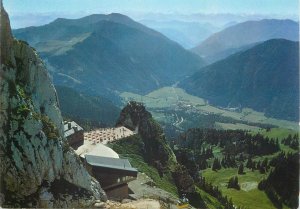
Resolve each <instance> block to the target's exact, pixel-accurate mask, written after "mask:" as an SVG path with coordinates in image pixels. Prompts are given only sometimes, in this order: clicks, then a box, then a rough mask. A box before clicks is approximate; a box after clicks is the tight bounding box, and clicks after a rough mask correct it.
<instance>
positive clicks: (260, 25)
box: [192, 19, 299, 63]
mask: <svg viewBox="0 0 300 209" xmlns="http://www.w3.org/2000/svg"><path fill="white" fill-rule="evenodd" d="M276 38H283V39H287V40H291V41H298V40H299V24H298V23H297V22H295V21H292V20H276V19H265V20H260V21H247V22H243V23H239V24H236V25H233V26H230V27H228V28H226V29H224V30H222V31H220V32H218V33H215V34H213V35H211V36H210V37H209V38H207V39H206V40H205V41H203V42H202V43H201V44H200V45H199V46H197V47H195V48H193V49H192V51H193V52H195V53H197V54H198V55H200V56H201V57H203V58H204V59H205V60H206V61H208V62H210V63H212V62H214V61H217V60H221V59H223V58H225V57H227V56H229V55H231V54H234V53H236V52H238V51H241V50H245V49H249V48H251V47H252V46H253V45H255V44H258V43H261V42H263V41H266V40H269V39H276Z"/></svg>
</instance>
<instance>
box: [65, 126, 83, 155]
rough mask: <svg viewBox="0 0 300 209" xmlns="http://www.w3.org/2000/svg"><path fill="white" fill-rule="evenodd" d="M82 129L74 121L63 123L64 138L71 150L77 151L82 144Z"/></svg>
mask: <svg viewBox="0 0 300 209" xmlns="http://www.w3.org/2000/svg"><path fill="white" fill-rule="evenodd" d="M83 132H84V131H83V128H81V127H80V126H79V125H78V124H77V123H75V122H74V121H72V122H64V136H65V138H66V139H67V140H68V142H69V145H70V146H71V147H73V149H77V148H78V147H79V146H81V145H83V143H84V136H83Z"/></svg>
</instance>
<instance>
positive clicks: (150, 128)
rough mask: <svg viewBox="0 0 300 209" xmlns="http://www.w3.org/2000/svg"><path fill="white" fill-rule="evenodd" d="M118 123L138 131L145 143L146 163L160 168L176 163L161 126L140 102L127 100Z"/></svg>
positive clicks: (172, 165)
mask: <svg viewBox="0 0 300 209" xmlns="http://www.w3.org/2000/svg"><path fill="white" fill-rule="evenodd" d="M119 125H123V126H126V127H127V128H129V129H131V130H137V131H138V133H139V134H140V136H141V138H142V139H143V143H144V145H145V146H144V148H143V149H144V158H145V160H146V161H147V162H148V163H150V164H152V165H154V166H156V167H157V168H158V169H160V170H161V167H163V168H166V167H168V168H173V167H174V166H175V165H176V163H177V161H176V157H175V155H174V153H173V151H172V150H171V148H170V147H169V145H168V144H167V142H166V138H165V135H164V133H163V130H162V128H161V127H160V125H159V124H158V123H157V122H156V121H155V120H154V119H153V118H152V115H151V113H149V112H148V111H147V110H146V109H145V107H144V106H143V105H142V104H140V103H138V102H134V101H132V102H129V103H128V105H127V106H126V107H125V108H124V109H123V110H122V112H121V114H120V118H119V120H118V122H117V126H119Z"/></svg>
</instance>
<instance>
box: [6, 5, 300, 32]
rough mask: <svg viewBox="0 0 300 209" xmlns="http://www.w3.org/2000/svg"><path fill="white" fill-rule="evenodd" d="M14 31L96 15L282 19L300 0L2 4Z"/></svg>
mask: <svg viewBox="0 0 300 209" xmlns="http://www.w3.org/2000/svg"><path fill="white" fill-rule="evenodd" d="M3 4H4V7H5V8H6V10H7V12H8V13H9V15H10V18H11V25H12V27H13V28H19V27H25V26H30V25H40V24H45V23H47V22H50V21H52V20H53V19H55V18H57V17H68V18H72V17H74V18H77V17H82V16H85V15H88V14H95V13H105V14H107V13H112V12H119V13H123V14H126V15H129V16H130V15H133V16H134V15H137V14H140V15H141V14H147V13H178V14H179V13H180V14H193V13H206V14H207V13H214V14H215V13H230V14H259V15H281V16H282V17H287V18H289V17H290V16H296V15H297V14H298V12H299V1H298V0H3Z"/></svg>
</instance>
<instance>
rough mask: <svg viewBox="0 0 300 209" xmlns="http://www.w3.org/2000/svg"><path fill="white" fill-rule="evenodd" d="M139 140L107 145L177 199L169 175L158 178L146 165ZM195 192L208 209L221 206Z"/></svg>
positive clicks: (201, 192)
mask: <svg viewBox="0 0 300 209" xmlns="http://www.w3.org/2000/svg"><path fill="white" fill-rule="evenodd" d="M140 142H141V139H140V137H139V135H135V136H130V137H127V138H125V139H122V140H119V141H117V142H114V143H111V144H108V145H109V146H110V147H111V148H112V149H114V150H115V151H116V152H117V153H119V154H120V156H121V157H124V158H127V159H128V160H129V161H130V163H131V164H132V166H133V167H135V168H137V169H138V171H139V172H143V173H145V174H146V175H147V176H149V177H150V178H151V179H152V180H153V181H154V182H155V183H156V185H157V186H158V187H159V188H161V189H163V190H165V191H167V192H170V193H171V194H173V195H175V196H176V197H178V191H177V188H176V186H175V183H174V181H173V178H172V176H171V173H168V174H165V175H164V176H163V177H162V178H161V177H160V176H159V173H158V171H157V169H156V168H154V167H153V166H150V165H148V164H147V163H146V162H145V161H144V159H143V157H142V153H141V151H140V148H141V144H140ZM196 189H197V192H198V193H199V194H200V195H201V198H202V199H203V200H204V201H205V204H207V207H208V208H211V209H213V208H221V204H220V203H219V201H218V200H217V199H216V198H214V197H212V196H211V195H209V194H208V193H206V192H204V191H203V190H201V189H200V188H196Z"/></svg>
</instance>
